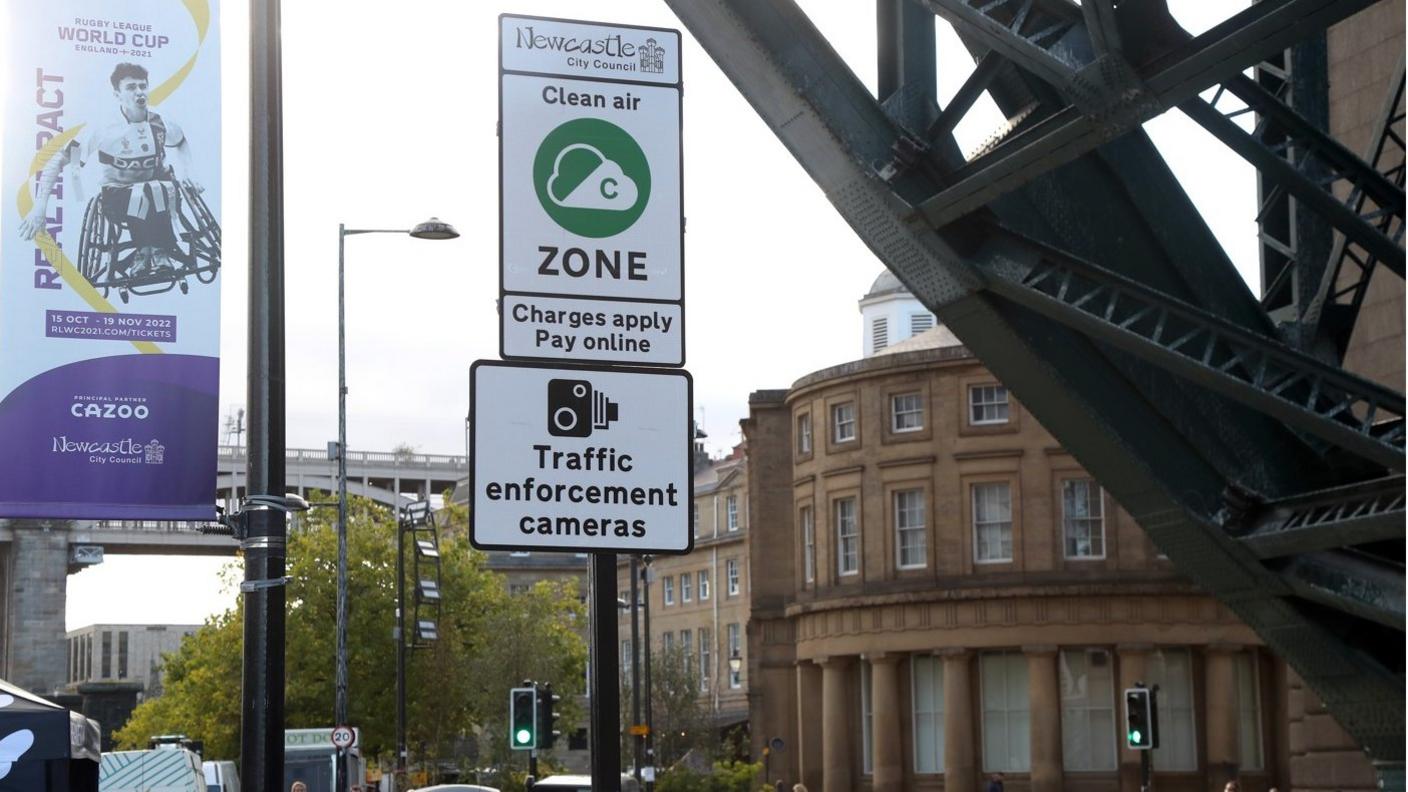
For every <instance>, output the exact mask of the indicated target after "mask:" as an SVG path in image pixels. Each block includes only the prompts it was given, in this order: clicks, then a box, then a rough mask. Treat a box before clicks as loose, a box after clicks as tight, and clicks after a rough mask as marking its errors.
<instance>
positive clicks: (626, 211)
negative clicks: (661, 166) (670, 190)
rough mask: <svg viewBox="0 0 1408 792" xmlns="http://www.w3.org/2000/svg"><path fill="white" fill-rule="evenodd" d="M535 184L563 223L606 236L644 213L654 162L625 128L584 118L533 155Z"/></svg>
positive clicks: (563, 128)
mask: <svg viewBox="0 0 1408 792" xmlns="http://www.w3.org/2000/svg"><path fill="white" fill-rule="evenodd" d="M533 186H534V188H535V190H536V192H537V194H538V202H539V203H540V204H541V205H542V207H543V211H545V212H547V214H548V216H549V217H551V218H552V219H553V221H554V222H556V223H557V224H558V225H559V226H561V227H562V228H564V229H566V230H567V231H570V232H571V233H574V234H577V235H579V236H584V237H592V238H595V239H601V238H603V237H610V236H615V235H616V234H619V233H621V232H622V231H625V230H626V229H628V228H630V227H631V226H632V225H634V224H635V222H636V220H638V219H640V216H641V213H642V212H644V211H645V207H646V205H647V204H648V203H649V201H650V165H649V163H648V162H647V161H646V158H645V152H643V151H642V150H641V147H640V144H638V143H636V141H635V139H634V138H632V137H631V136H630V134H628V133H627V132H626V131H625V130H624V129H621V128H620V127H618V126H616V125H615V124H612V123H610V122H608V121H603V120H601V119H598V118H579V119H576V120H573V121H568V122H566V123H564V124H562V125H560V126H558V127H557V128H556V129H554V130H552V131H551V132H549V133H548V134H547V136H546V137H544V138H543V142H542V143H541V144H539V146H538V151H537V154H536V155H535V156H534V159H533Z"/></svg>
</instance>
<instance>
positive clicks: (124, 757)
mask: <svg viewBox="0 0 1408 792" xmlns="http://www.w3.org/2000/svg"><path fill="white" fill-rule="evenodd" d="M98 792H206V788H205V776H204V775H203V774H202V773H201V771H200V757H199V756H197V755H195V754H194V753H192V752H190V751H188V750H186V749H184V748H172V747H167V748H158V749H156V750H151V751H113V752H111V753H105V754H103V761H102V764H100V765H99V766H98Z"/></svg>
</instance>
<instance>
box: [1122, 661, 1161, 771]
mask: <svg viewBox="0 0 1408 792" xmlns="http://www.w3.org/2000/svg"><path fill="white" fill-rule="evenodd" d="M1153 649H1154V647H1153V645H1152V644H1119V645H1118V646H1116V647H1115V654H1116V655H1117V656H1118V657H1119V663H1120V683H1119V687H1118V688H1117V689H1116V690H1115V737H1116V739H1118V740H1119V745H1120V749H1119V756H1120V792H1139V781H1140V777H1139V773H1140V770H1139V754H1140V753H1141V752H1140V751H1131V750H1129V749H1128V748H1126V747H1125V739H1124V727H1125V712H1124V691H1126V690H1128V689H1129V688H1132V687H1134V683H1135V682H1143V683H1145V684H1148V682H1149V680H1148V678H1147V677H1148V658H1149V653H1150V652H1152V651H1153ZM1151 758H1152V757H1151Z"/></svg>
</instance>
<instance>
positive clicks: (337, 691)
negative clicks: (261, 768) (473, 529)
mask: <svg viewBox="0 0 1408 792" xmlns="http://www.w3.org/2000/svg"><path fill="white" fill-rule="evenodd" d="M354 234H408V235H410V236H413V237H415V238H416V239H437V240H438V239H454V238H455V237H457V236H459V233H458V232H457V231H455V229H454V227H453V226H451V225H450V224H449V223H444V222H441V221H440V219H439V218H436V217H432V218H430V219H429V220H427V221H425V222H424V223H421V224H419V225H417V226H415V227H414V228H411V229H410V230H405V229H400V230H394V229H382V228H348V227H346V226H344V225H342V224H340V223H339V224H338V226H337V671H336V675H335V676H334V701H333V720H334V721H335V723H334V724H333V725H335V726H350V725H351V724H349V723H348V722H347V719H348V715H347V317H346V313H347V311H346V296H345V291H346V289H345V286H346V281H345V278H344V277H343V271H344V263H345V261H346V255H345V249H346V242H347V237H349V236H352V235H354ZM426 494H427V495H429V493H426ZM397 607H400V603H399V601H398V603H397ZM398 747H399V746H398ZM350 786H351V781H350V779H349V778H348V772H347V752H346V751H338V753H337V782H336V785H335V789H336V790H337V792H348V789H349V787H350Z"/></svg>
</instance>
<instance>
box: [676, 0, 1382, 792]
mask: <svg viewBox="0 0 1408 792" xmlns="http://www.w3.org/2000/svg"><path fill="white" fill-rule="evenodd" d="M666 2H667V3H668V4H669V5H670V7H671V8H672V9H673V10H674V12H675V13H676V14H677V15H678V17H679V18H680V19H681V20H682V21H683V22H684V24H685V25H686V26H687V27H688V28H689V29H690V31H691V32H692V33H693V34H694V36H695V38H696V39H697V40H698V41H699V42H700V43H701V44H702V45H703V46H704V48H705V49H706V50H707V51H708V52H709V54H710V56H711V57H712V58H713V59H714V61H715V62H716V63H717V64H718V66H719V67H720V68H721V69H722V70H723V71H724V73H725V74H727V75H728V77H729V78H730V79H731V80H732V81H733V82H734V84H735V85H736V86H737V87H738V88H739V90H740V91H741V92H742V93H743V95H744V96H745V97H746V98H747V99H748V101H749V102H750V103H751V104H752V106H753V107H754V109H755V110H756V111H757V112H758V114H759V115H760V116H761V117H762V118H763V119H764V120H765V121H766V122H767V123H768V124H769V125H770V126H771V128H772V129H773V131H774V132H775V133H776V134H777V136H778V138H779V139H780V140H781V141H782V142H783V143H784V144H785V145H786V146H787V147H788V148H789V150H790V151H791V152H792V153H793V155H794V156H795V157H796V158H797V160H798V161H799V162H800V163H801V165H802V166H803V167H804V168H805V169H806V170H807V172H808V173H809V174H810V175H811V176H812V178H813V179H814V180H815V181H816V183H817V184H818V185H819V186H820V187H821V188H822V189H823V190H824V191H825V192H826V194H827V196H828V197H829V199H830V200H831V202H832V203H833V205H834V206H835V207H836V209H837V211H838V212H840V214H841V215H842V217H843V218H845V220H846V221H847V222H848V223H850V225H851V226H852V228H853V229H854V230H855V231H856V233H857V234H858V235H859V236H860V237H861V238H862V239H863V240H864V241H865V242H866V243H867V244H868V245H869V246H870V248H871V249H872V250H873V251H874V252H875V254H876V255H877V256H878V257H879V258H880V259H881V260H882V261H883V262H884V263H885V264H886V266H888V267H889V268H890V269H891V270H892V271H893V272H894V273H895V274H896V275H897V276H898V277H899V278H900V280H901V281H902V282H903V283H904V284H905V285H906V286H907V287H908V288H909V289H910V290H911V291H912V292H913V293H914V294H915V295H916V296H917V297H918V298H919V299H920V300H921V301H922V302H923V303H924V304H925V305H927V306H928V307H929V308H930V309H931V310H933V311H934V312H935V313H936V314H937V315H938V316H939V317H940V318H941V319H942V320H943V321H944V322H945V323H946V324H947V325H948V326H949V327H950V328H951V329H952V330H953V331H954V332H955V333H956V334H957V335H958V336H959V338H961V339H962V340H963V342H964V343H965V344H966V345H967V346H968V347H969V348H970V349H972V350H973V351H974V352H975V353H976V354H977V355H978V356H979V357H980V358H981V359H982V360H983V361H984V363H985V364H986V365H987V366H988V367H989V368H990V369H991V370H992V371H993V372H994V373H995V374H997V376H998V377H1000V378H1001V379H1002V380H1003V382H1004V383H1006V384H1007V386H1008V387H1010V388H1011V389H1012V390H1013V392H1015V393H1016V394H1017V395H1018V396H1019V397H1021V399H1022V401H1023V403H1024V404H1025V405H1026V406H1027V407H1028V408H1029V409H1030V410H1031V411H1032V412H1033V413H1034V414H1035V415H1036V417H1037V418H1038V419H1039V420H1040V421H1041V423H1042V425H1043V426H1045V427H1046V428H1047V429H1048V430H1050V431H1051V432H1052V433H1053V434H1054V435H1055V436H1056V437H1057V438H1058V439H1059V440H1060V442H1061V444H1062V445H1063V446H1064V447H1065V448H1067V449H1068V450H1069V451H1070V452H1071V453H1072V454H1074V455H1075V456H1076V458H1077V459H1079V460H1080V462H1081V463H1082V464H1083V465H1084V466H1085V468H1086V469H1087V470H1089V471H1090V472H1091V473H1092V474H1094V475H1095V476H1096V477H1097V478H1099V479H1100V481H1101V483H1102V484H1103V485H1104V486H1105V488H1106V489H1107V490H1108V491H1110V492H1111V494H1112V495H1113V496H1114V497H1115V498H1116V499H1117V500H1118V501H1119V502H1120V504H1121V505H1122V506H1123V507H1124V508H1125V509H1126V510H1128V511H1129V512H1130V513H1131V514H1132V515H1133V516H1134V517H1135V518H1136V519H1137V520H1138V521H1139V523H1140V524H1141V525H1142V526H1143V527H1144V529H1145V531H1146V532H1148V534H1149V535H1150V537H1151V538H1152V540H1153V541H1154V543H1155V544H1156V545H1157V547H1158V548H1159V549H1160V550H1161V551H1162V552H1164V553H1165V554H1166V555H1167V556H1168V557H1169V558H1170V559H1171V560H1172V561H1173V563H1174V564H1175V565H1176V566H1177V567H1178V569H1179V570H1180V572H1182V573H1183V574H1185V575H1187V576H1188V577H1189V578H1190V579H1192V580H1193V581H1195V582H1196V583H1198V584H1199V585H1201V586H1202V587H1203V588H1205V589H1206V590H1207V591H1209V592H1210V593H1212V594H1213V595H1214V596H1216V597H1217V598H1218V599H1219V600H1220V601H1222V602H1223V603H1225V604H1226V605H1227V606H1228V607H1230V608H1231V609H1232V610H1233V611H1234V612H1235V613H1236V614H1237V615H1238V616H1239V617H1240V618H1241V619H1242V620H1243V621H1245V622H1246V623H1247V624H1248V625H1250V626H1251V627H1252V628H1253V629H1254V630H1256V632H1257V633H1258V634H1259V635H1260V636H1261V637H1262V638H1263V640H1265V641H1266V643H1267V644H1268V645H1269V646H1270V647H1271V648H1272V649H1273V650H1274V651H1275V652H1277V653H1278V654H1279V655H1280V656H1282V657H1284V658H1285V659H1286V661H1287V662H1288V663H1289V664H1290V665H1291V666H1292V667H1293V668H1294V669H1295V670H1296V671H1297V673H1298V674H1299V675H1300V676H1301V677H1302V678H1303V679H1304V680H1305V682H1306V684H1308V685H1309V686H1310V687H1311V688H1312V689H1313V690H1314V691H1315V692H1316V693H1317V694H1318V695H1319V696H1320V697H1321V698H1322V699H1323V700H1324V701H1325V702H1326V704H1327V706H1328V707H1329V708H1330V710H1331V711H1332V712H1333V713H1334V715H1335V717H1336V718H1337V719H1338V720H1339V722H1340V723H1341V724H1342V725H1343V726H1344V727H1345V729H1346V730H1347V731H1348V732H1349V733H1350V734H1351V735H1352V736H1353V737H1354V738H1355V739H1356V740H1358V741H1359V743H1360V744H1361V745H1362V746H1363V747H1364V750H1365V751H1366V753H1367V754H1368V756H1369V757H1370V759H1371V760H1372V761H1373V762H1374V764H1375V767H1376V769H1377V770H1378V772H1379V775H1380V781H1381V784H1382V785H1383V786H1384V787H1386V788H1392V789H1403V767H1404V764H1403V762H1404V738H1405V729H1404V569H1403V558H1404V555H1403V554H1404V503H1403V501H1404V481H1403V474H1404V447H1403V443H1404V423H1403V420H1404V398H1403V394H1402V393H1400V392H1397V391H1394V390H1393V389H1391V388H1386V387H1384V386H1382V385H1380V384H1377V383H1375V382H1372V381H1369V380H1367V379H1365V378H1363V377H1360V376H1357V375H1356V374H1354V373H1351V372H1350V371H1347V370H1345V368H1344V367H1343V360H1344V354H1345V350H1346V348H1347V347H1348V342H1349V336H1350V333H1351V332H1352V330H1353V328H1354V326H1355V320H1356V318H1357V315H1358V312H1359V310H1360V307H1361V306H1362V305H1363V304H1364V297H1365V293H1366V291H1367V288H1368V284H1369V282H1370V277H1371V276H1373V275H1375V274H1376V273H1377V275H1378V277H1380V278H1385V277H1389V278H1399V279H1401V278H1403V270H1404V248H1403V212H1404V197H1403V182H1404V170H1403V146H1404V143H1403V141H1404V131H1403V106H1402V101H1403V68H1402V65H1401V64H1400V66H1399V69H1398V72H1397V74H1396V80H1395V87H1394V88H1393V90H1391V91H1390V92H1389V96H1387V97H1385V101H1384V105H1383V107H1384V110H1383V112H1382V113H1381V115H1380V116H1379V119H1378V127H1377V133H1376V134H1375V135H1374V139H1373V141H1372V143H1371V145H1370V146H1369V148H1368V150H1366V151H1362V152H1353V151H1350V150H1349V149H1347V148H1346V147H1345V146H1343V145H1342V144H1340V143H1339V142H1338V141H1336V140H1335V139H1333V138H1332V137H1331V136H1330V135H1329V134H1328V133H1327V132H1326V131H1325V130H1326V128H1327V126H1328V123H1327V118H1328V108H1327V106H1326V104H1325V89H1324V82H1325V49H1326V44H1325V41H1326V35H1325V31H1326V28H1328V27H1329V26H1330V25H1333V24H1335V23H1337V22H1339V21H1341V20H1344V19H1346V18H1348V17H1349V16H1351V15H1353V14H1355V13H1356V12H1358V11H1360V10H1362V9H1364V8H1366V7H1367V6H1369V5H1371V4H1372V3H1371V2H1369V0H1260V2H1256V3H1254V4H1253V5H1252V6H1251V7H1250V8H1248V9H1246V10H1245V11H1242V12H1240V13H1237V14H1235V15H1233V16H1231V17H1230V18H1229V19H1227V20H1226V21H1225V22H1223V23H1221V24H1219V25H1218V26H1216V27H1214V28H1213V29H1211V30H1208V31H1207V32H1205V33H1202V34H1199V35H1196V36H1194V35H1190V34H1188V33H1187V32H1185V31H1184V30H1183V29H1182V28H1181V27H1180V26H1179V25H1178V24H1177V22H1175V21H1174V19H1173V17H1172V16H1171V15H1170V14H1169V11H1168V8H1167V6H1166V3H1165V2H1164V0H1081V2H1080V3H1079V4H1077V3H1076V2H1073V0H877V3H876V8H877V14H876V20H877V29H878V41H879V47H878V52H879V67H880V68H879V85H878V90H877V91H876V92H875V93H872V92H871V91H870V90H868V89H867V88H866V87H865V86H863V85H862V84H861V82H860V81H859V80H858V79H857V78H856V77H855V75H854V74H853V73H852V72H851V70H850V69H849V68H848V67H847V66H846V64H845V63H844V62H843V61H842V60H841V58H840V57H839V56H838V55H837V54H836V52H835V51H834V50H833V49H832V47H831V46H830V45H829V44H828V42H827V41H826V39H825V38H824V37H823V36H822V35H821V34H820V33H819V32H818V31H817V30H816V28H815V27H814V26H813V25H812V24H811V23H810V22H809V20H808V19H807V17H806V16H805V14H804V13H803V12H801V11H800V10H799V9H798V8H797V7H796V5H795V4H794V3H793V2H792V0H770V2H757V0H666ZM936 17H937V18H940V19H942V20H944V21H945V22H947V23H949V24H952V25H953V26H954V28H955V30H956V31H957V32H958V34H959V35H960V37H961V38H962V40H963V42H964V44H965V46H966V47H967V48H968V50H969V51H970V53H971V54H972V55H973V58H974V62H975V67H974V69H973V71H972V73H971V75H970V76H969V77H968V78H967V80H966V82H965V84H964V85H963V86H962V88H961V89H960V90H959V91H958V92H957V94H956V95H955V96H954V98H953V100H952V101H951V102H950V103H949V105H948V106H947V107H943V108H940V107H939V106H938V105H937V101H936V96H937V92H936V57H935V38H934V32H935V29H934V25H935V20H936ZM1248 70H1250V71H1251V73H1252V76H1246V74H1245V73H1246V72H1247V71H1248ZM984 92H987V93H988V94H989V95H990V96H991V97H992V98H993V100H994V101H995V102H996V103H997V105H998V107H999V108H1000V109H1001V110H1002V111H1003V113H1004V114H1005V115H1006V116H1007V117H1008V119H1009V121H1008V124H1007V125H1006V127H1005V128H1004V129H1003V130H1002V131H1001V132H1000V134H999V135H997V136H996V138H995V139H994V141H993V142H992V143H991V144H990V145H988V146H986V147H985V148H984V149H983V150H981V151H980V152H978V153H977V154H975V155H973V156H971V157H967V158H965V157H964V156H963V155H961V154H960V152H959V150H958V147H957V145H956V143H955V142H954V139H953V135H952V132H953V130H954V128H955V126H956V125H957V124H958V122H959V121H960V120H961V119H962V118H963V117H964V115H965V114H966V113H968V111H969V110H970V109H971V108H972V106H973V103H974V101H975V100H976V99H977V98H978V97H979V96H980V95H982V94H983V93H984ZM1173 108H1177V109H1178V110H1179V111H1180V112H1182V113H1184V114H1186V115H1187V116H1188V117H1190V118H1191V119H1192V120H1193V121H1195V122H1196V123H1197V124H1199V125H1200V126H1202V127H1203V128H1204V129H1206V130H1207V131H1208V132H1210V133H1211V134H1212V135H1213V136H1214V137H1215V138H1216V139H1217V140H1219V141H1221V142H1222V144H1224V145H1226V146H1227V147H1229V148H1230V149H1231V150H1233V151H1235V152H1236V153H1237V154H1238V155H1240V156H1241V157H1243V158H1245V159H1246V160H1247V161H1248V162H1249V163H1251V164H1252V165H1253V166H1255V168H1256V169H1257V171H1258V173H1259V177H1260V178H1259V190H1260V199H1261V201H1262V205H1261V211H1260V214H1259V217H1258V222H1259V226H1260V228H1259V232H1260V233H1259V242H1260V245H1261V254H1262V256H1261V258H1262V267H1263V277H1264V279H1265V282H1266V284H1267V287H1266V289H1265V292H1266V294H1265V296H1264V297H1263V298H1260V299H1259V298H1257V297H1256V296H1254V295H1252V294H1251V293H1250V292H1249V291H1248V290H1247V289H1246V288H1245V287H1244V286H1243V284H1242V281H1241V279H1240V277H1239V276H1238V274H1237V272H1236V270H1235V269H1234V268H1233V266H1232V264H1231V262H1230V261H1229V260H1228V258H1227V256H1226V254H1225V253H1224V251H1223V250H1222V249H1221V248H1220V246H1219V245H1218V244H1217V242H1216V240H1215V239H1214V238H1213V236H1212V234H1211V233H1210V232H1209V231H1208V229H1207V227H1206V225H1205V224H1204V222H1203V220H1202V218H1201V217H1200V216H1199V214H1198V212H1197V211H1196V209H1195V208H1194V207H1193V205H1192V203H1191V202H1190V201H1189V200H1188V199H1187V197H1186V195H1185V194H1184V192H1183V190H1182V188H1181V187H1180V186H1179V184H1178V182H1177V180H1176V179H1175V178H1174V176H1173V174H1172V173H1171V172H1170V171H1169V170H1168V168H1167V167H1166V166H1165V164H1164V162H1163V160H1162V159H1161V158H1160V157H1159V155H1158V153H1157V151H1156V150H1155V148H1154V146H1153V144H1152V143H1151V142H1150V140H1149V139H1148V138H1147V137H1146V136H1145V134H1144V133H1143V132H1142V131H1141V129H1140V125H1141V124H1142V123H1143V122H1145V121H1147V120H1149V119H1150V118H1153V117H1154V116H1156V115H1158V114H1160V113H1162V112H1165V111H1167V110H1169V109H1173ZM1244 114H1252V118H1253V120H1254V124H1253V125H1252V128H1251V129H1250V130H1248V129H1247V128H1246V127H1245V125H1244V124H1242V123H1239V122H1238V117H1239V116H1242V115H1244Z"/></svg>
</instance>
